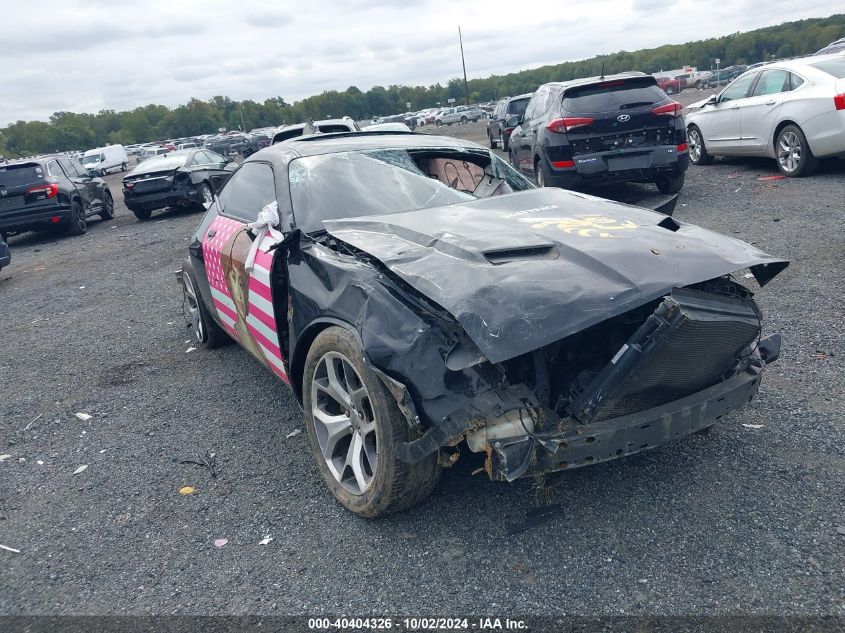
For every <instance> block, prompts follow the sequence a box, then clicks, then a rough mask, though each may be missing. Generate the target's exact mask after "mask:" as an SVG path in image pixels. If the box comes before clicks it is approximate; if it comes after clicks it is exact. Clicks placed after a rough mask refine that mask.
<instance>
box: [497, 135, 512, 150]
mask: <svg viewBox="0 0 845 633" xmlns="http://www.w3.org/2000/svg"><path fill="white" fill-rule="evenodd" d="M508 140H510V139H507V138H505V133H504V132H499V143H501V144H502V151H503V152H507V151H508V149H509V148H508Z"/></svg>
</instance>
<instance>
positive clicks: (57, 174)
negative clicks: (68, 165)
mask: <svg viewBox="0 0 845 633" xmlns="http://www.w3.org/2000/svg"><path fill="white" fill-rule="evenodd" d="M47 173H48V174H50V175H51V176H52V177H53V178H64V176H65V174H64V172H63V171H62V168H61V167H59V161H57V160H48V161H47Z"/></svg>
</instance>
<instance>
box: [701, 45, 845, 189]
mask: <svg viewBox="0 0 845 633" xmlns="http://www.w3.org/2000/svg"><path fill="white" fill-rule="evenodd" d="M690 110H691V111H690V112H689V113H688V114H686V124H687V135H688V139H689V155H690V160H691V161H692V162H693V164H695V165H706V164H708V163H711V162H712V161H713V157H714V156H768V157H770V158H774V159H776V160H777V164H778V168H779V169H780V171H781V173H782V174H783V175H784V176H807V175H809V174H810V173H812V172H813V170H814V169H815V168H816V167H817V166H818V159H819V158H825V157H830V156H845V55H843V54H835V55H824V56H817V57H804V58H801V59H793V60H789V61H783V62H776V63H772V64H767V65H765V66H762V67H759V68H755V69H753V70H750V71H748V72H746V73H744V74H742V75H740V76H739V77H737V78H736V79H735V80H734V81H733V82H731V83H730V84H728V85H727V86H726V87H725V89H724V90H722V92H720V93H719V94H717V95H713V96H711V97H710V98H709V99H705V100H704V101H700V102H698V103H694V104H693V105H691V106H690Z"/></svg>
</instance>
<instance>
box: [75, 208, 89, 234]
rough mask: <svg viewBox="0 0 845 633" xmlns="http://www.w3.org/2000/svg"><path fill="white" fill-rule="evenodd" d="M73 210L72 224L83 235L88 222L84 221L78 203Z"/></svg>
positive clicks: (83, 214)
mask: <svg viewBox="0 0 845 633" xmlns="http://www.w3.org/2000/svg"><path fill="white" fill-rule="evenodd" d="M74 209H75V212H74V215H73V222H74V223H75V224H76V226H77V228H78V229H79V232H80V233H85V231H86V229H87V228H88V221H87V220H86V219H85V210H84V209H83V208H82V205H81V204H78V203H77V204H76V205H75V206H74Z"/></svg>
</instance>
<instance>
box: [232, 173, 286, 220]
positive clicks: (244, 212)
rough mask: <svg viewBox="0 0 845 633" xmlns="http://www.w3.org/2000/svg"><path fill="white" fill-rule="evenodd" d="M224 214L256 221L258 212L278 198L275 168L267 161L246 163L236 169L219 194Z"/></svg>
mask: <svg viewBox="0 0 845 633" xmlns="http://www.w3.org/2000/svg"><path fill="white" fill-rule="evenodd" d="M218 198H219V200H220V207H221V209H222V212H223V214H224V215H229V216H232V217H234V218H237V219H239V220H243V221H244V222H254V221H255V220H257V219H258V213H259V212H260V211H261V209H263V208H264V207H265V206H267V205H268V204H270V203H271V202H273V200H275V199H276V184H275V181H274V180H273V170H272V169H271V168H270V165H267V164H266V163H246V164H245V165H242V166H241V168H240V169H239V170H238V171H236V172H235V173H234V174H233V175H232V177H231V178H230V179H229V181H228V182H227V183H226V186H224V187H223V191H221V192H220V195H219V196H218Z"/></svg>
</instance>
